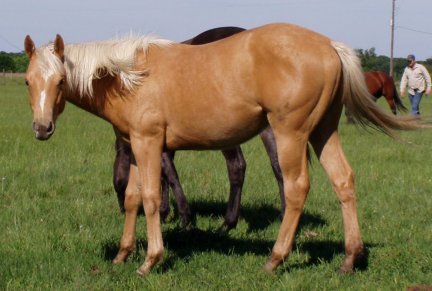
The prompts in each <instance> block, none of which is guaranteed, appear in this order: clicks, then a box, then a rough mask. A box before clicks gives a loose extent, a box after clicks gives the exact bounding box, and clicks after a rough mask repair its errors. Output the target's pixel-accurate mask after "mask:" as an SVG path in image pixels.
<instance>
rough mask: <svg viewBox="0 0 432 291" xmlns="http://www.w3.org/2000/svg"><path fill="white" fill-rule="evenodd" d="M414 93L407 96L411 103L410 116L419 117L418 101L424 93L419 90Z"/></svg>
mask: <svg viewBox="0 0 432 291" xmlns="http://www.w3.org/2000/svg"><path fill="white" fill-rule="evenodd" d="M414 92H415V94H414V95H411V94H408V95H409V99H410V103H411V114H412V115H420V101H421V99H422V97H423V93H424V92H420V91H419V90H415V91H414Z"/></svg>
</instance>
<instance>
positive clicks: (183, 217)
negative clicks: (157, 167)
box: [162, 152, 191, 227]
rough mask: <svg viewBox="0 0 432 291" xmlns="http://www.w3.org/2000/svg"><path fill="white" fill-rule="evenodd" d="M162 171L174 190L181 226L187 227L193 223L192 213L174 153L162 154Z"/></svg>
mask: <svg viewBox="0 0 432 291" xmlns="http://www.w3.org/2000/svg"><path fill="white" fill-rule="evenodd" d="M162 171H163V175H165V177H166V179H167V180H168V183H169V185H170V186H171V189H172V190H173V193H174V197H175V200H176V204H177V210H178V213H179V216H180V221H181V224H182V226H183V227H187V226H188V225H190V223H191V211H190V208H189V204H188V203H187V199H186V196H185V194H184V191H183V188H182V186H181V184H180V179H179V176H178V174H177V170H176V167H175V165H174V152H167V153H163V154H162ZM167 190H168V189H167ZM164 199H165V197H164ZM166 199H168V195H166Z"/></svg>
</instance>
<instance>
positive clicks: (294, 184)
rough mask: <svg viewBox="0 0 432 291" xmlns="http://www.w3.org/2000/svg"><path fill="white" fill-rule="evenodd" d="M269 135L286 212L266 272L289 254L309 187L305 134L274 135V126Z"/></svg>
mask: <svg viewBox="0 0 432 291" xmlns="http://www.w3.org/2000/svg"><path fill="white" fill-rule="evenodd" d="M288 123H289V122H288ZM272 126H273V124H272ZM273 131H274V134H275V137H276V141H277V146H278V156H279V165H280V167H281V170H282V176H283V182H284V194H285V203H286V209H285V214H284V217H283V219H282V225H281V227H280V229H279V234H278V238H277V240H276V243H275V245H274V247H273V250H272V254H271V257H270V258H269V259H268V261H267V263H266V265H265V266H264V269H265V270H267V271H273V270H275V269H276V267H277V266H278V265H279V264H281V263H282V262H283V261H284V260H285V258H286V257H287V256H288V254H289V252H290V251H291V248H292V245H293V242H294V237H295V232H296V229H297V226H298V223H299V220H300V215H301V213H302V212H303V206H304V203H305V200H306V196H307V193H308V192H309V187H310V182H309V177H308V169H307V167H308V163H307V154H306V152H307V134H305V133H300V132H299V131H295V130H294V131H293V130H291V131H289V130H284V132H283V133H279V134H278V131H277V130H276V128H275V127H274V126H273ZM294 137H295V138H294Z"/></svg>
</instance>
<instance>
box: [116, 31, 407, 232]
mask: <svg viewBox="0 0 432 291" xmlns="http://www.w3.org/2000/svg"><path fill="white" fill-rule="evenodd" d="M244 30H245V29H244V28H240V27H232V26H227V27H218V28H213V29H210V30H207V31H205V32H203V33H200V34H199V35H197V36H196V37H194V38H192V39H189V40H187V41H184V42H183V43H185V44H191V45H199V44H205V43H209V42H212V41H216V40H219V39H222V38H225V37H228V36H231V35H233V34H236V33H239V32H241V31H244ZM364 76H365V81H366V85H367V87H368V90H369V93H371V96H372V97H373V100H374V101H376V100H377V99H378V98H380V97H381V96H384V97H385V98H386V101H387V103H388V104H389V106H390V108H391V110H392V112H393V114H396V113H397V110H399V111H404V112H405V111H407V108H406V107H405V106H404V104H403V103H402V100H401V99H400V98H399V94H398V92H397V90H396V87H395V85H394V81H393V78H392V77H390V76H389V75H387V74H386V73H384V72H381V71H372V72H366V73H365V74H364ZM260 137H261V139H262V141H263V143H264V145H265V148H266V151H267V154H268V155H269V157H270V162H271V166H272V169H273V172H274V174H275V177H276V180H277V182H278V186H279V195H280V198H281V218H282V217H283V214H284V211H285V199H284V194H283V181H282V176H281V171H280V167H279V163H278V161H277V153H276V145H275V140H274V137H273V132H272V131H271V129H270V128H269V127H267V128H266V129H265V130H264V131H263V132H261V133H260ZM116 152H117V155H116V159H115V163H114V179H113V181H114V188H115V190H116V192H117V198H118V201H119V206H120V210H121V211H122V212H124V199H125V191H126V186H127V181H128V178H129V164H130V160H131V154H132V153H131V149H130V147H129V146H127V145H125V144H124V143H121V140H120V139H117V141H116ZM222 153H223V154H224V157H225V160H226V164H227V168H228V178H229V181H230V195H229V200H228V206H227V209H226V213H225V217H224V222H223V224H222V226H221V228H220V231H221V232H227V231H229V230H230V229H232V228H234V227H235V226H236V225H237V222H238V218H239V216H240V200H241V191H242V186H243V182H244V173H245V171H246V161H245V159H244V157H243V153H242V151H241V148H240V147H239V146H237V147H234V148H232V149H228V150H223V151H222ZM173 157H174V152H173V151H172V152H169V153H167V152H166V153H163V155H162V204H161V209H160V213H161V218H162V220H163V221H164V220H165V219H166V217H167V216H168V214H169V211H170V208H169V200H168V199H169V197H168V194H169V191H168V190H169V189H168V187H169V186H171V188H172V190H173V193H174V197H175V201H176V204H177V209H178V213H179V216H180V221H181V223H182V225H183V226H186V225H188V224H189V223H190V220H191V219H190V208H189V205H188V203H187V200H186V197H185V195H184V192H183V189H182V186H181V184H180V180H179V177H178V174H177V170H176V168H175V165H174V161H173ZM168 185H169V186H168Z"/></svg>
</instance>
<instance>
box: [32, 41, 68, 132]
mask: <svg viewBox="0 0 432 291" xmlns="http://www.w3.org/2000/svg"><path fill="white" fill-rule="evenodd" d="M24 47H25V51H26V53H27V55H28V57H29V59H30V62H29V66H28V68H27V73H26V85H27V88H28V94H29V102H30V106H31V109H32V112H33V131H34V133H35V136H36V138H37V139H39V140H46V139H48V138H50V137H51V135H52V134H53V133H54V130H55V122H56V120H57V117H58V116H59V115H60V114H61V113H62V112H63V109H64V106H65V99H64V90H65V82H66V80H65V78H66V72H65V68H64V65H63V63H64V42H63V39H62V38H61V36H60V35H57V36H56V39H55V41H54V42H53V43H50V44H48V45H46V46H43V47H41V48H38V49H36V47H35V44H34V42H33V40H32V39H31V38H30V36H29V35H27V36H26V38H25V41H24Z"/></svg>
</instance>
